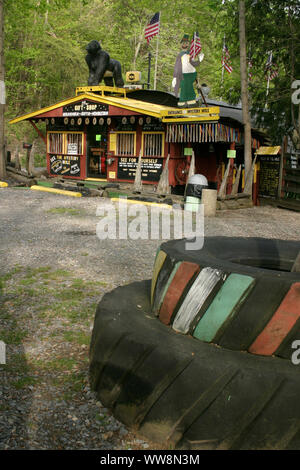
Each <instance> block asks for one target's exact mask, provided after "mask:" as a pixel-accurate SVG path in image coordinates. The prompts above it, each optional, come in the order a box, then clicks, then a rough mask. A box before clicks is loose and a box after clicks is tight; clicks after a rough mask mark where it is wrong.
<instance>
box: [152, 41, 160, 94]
mask: <svg viewBox="0 0 300 470" xmlns="http://www.w3.org/2000/svg"><path fill="white" fill-rule="evenodd" d="M158 44H159V33H158V35H157V38H156V52H155V69H154V85H153V89H154V90H156V81H157V62H158Z"/></svg>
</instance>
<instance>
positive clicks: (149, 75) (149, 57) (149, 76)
mask: <svg viewBox="0 0 300 470" xmlns="http://www.w3.org/2000/svg"><path fill="white" fill-rule="evenodd" d="M151 58H152V55H151V52H149V54H148V83H147V87H148V90H150V78H151Z"/></svg>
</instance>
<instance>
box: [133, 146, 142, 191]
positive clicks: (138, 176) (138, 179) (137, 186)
mask: <svg viewBox="0 0 300 470" xmlns="http://www.w3.org/2000/svg"><path fill="white" fill-rule="evenodd" d="M142 191H143V184H142V151H140V155H139V159H138V164H137V167H136V172H135V178H134V184H133V192H134V193H141V192H142Z"/></svg>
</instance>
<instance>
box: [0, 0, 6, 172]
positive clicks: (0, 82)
mask: <svg viewBox="0 0 300 470" xmlns="http://www.w3.org/2000/svg"><path fill="white" fill-rule="evenodd" d="M3 1H4V0H0V178H3V179H4V178H5V177H6V164H5V162H6V156H5V137H4V110H5V82H4V47H3V42H4V19H3Z"/></svg>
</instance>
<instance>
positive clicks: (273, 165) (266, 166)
mask: <svg viewBox="0 0 300 470" xmlns="http://www.w3.org/2000/svg"><path fill="white" fill-rule="evenodd" d="M279 176H280V155H261V156H260V171H259V195H260V196H265V197H272V198H276V197H277V195H278V185H279Z"/></svg>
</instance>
